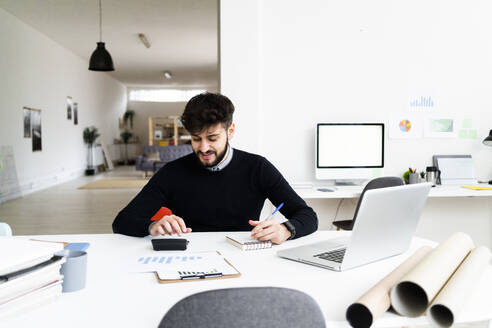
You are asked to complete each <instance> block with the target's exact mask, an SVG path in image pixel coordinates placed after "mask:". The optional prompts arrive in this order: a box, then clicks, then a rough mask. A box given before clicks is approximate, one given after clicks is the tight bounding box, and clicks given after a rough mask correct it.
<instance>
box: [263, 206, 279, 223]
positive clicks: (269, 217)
mask: <svg viewBox="0 0 492 328" xmlns="http://www.w3.org/2000/svg"><path fill="white" fill-rule="evenodd" d="M282 206H284V203H280V205H279V206H277V208H276V209H275V211H273V212H272V214H270V215H269V216H267V217H266V218H265V219H263V220H260V221H266V220H270V219H271V218H272V217H273V216H274V215H275V213H277V212H278V210H279V209H281V208H282Z"/></svg>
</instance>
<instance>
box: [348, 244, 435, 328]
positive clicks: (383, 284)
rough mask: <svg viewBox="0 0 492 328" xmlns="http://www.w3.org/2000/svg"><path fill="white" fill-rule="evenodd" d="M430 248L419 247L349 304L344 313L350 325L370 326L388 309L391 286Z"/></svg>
mask: <svg viewBox="0 0 492 328" xmlns="http://www.w3.org/2000/svg"><path fill="white" fill-rule="evenodd" d="M431 250H432V248H431V247H430V246H424V247H421V248H419V249H418V250H417V251H416V252H415V253H413V254H412V256H410V257H409V258H408V259H407V260H406V261H405V262H403V263H402V264H400V265H399V266H398V267H397V268H396V269H394V270H393V271H391V273H390V274H388V275H387V276H386V277H384V278H383V279H382V280H381V281H379V282H378V283H377V284H376V285H374V286H373V287H372V288H371V289H369V290H368V291H367V292H366V293H365V294H364V295H362V296H361V297H360V298H359V299H358V300H357V301H356V302H355V303H353V304H351V305H350V306H349V307H348V308H347V312H346V314H345V316H346V318H347V321H348V322H349V323H350V325H351V326H352V327H354V328H367V327H370V326H371V325H372V323H373V322H374V320H376V319H377V318H379V317H380V316H381V315H382V314H383V313H384V312H386V311H387V310H388V309H389V307H390V305H391V302H390V296H389V292H390V289H391V287H393V286H394V285H395V284H396V283H397V282H398V281H399V280H400V279H401V278H402V277H403V276H404V275H405V274H406V273H407V272H408V271H410V270H411V269H412V268H413V267H414V266H415V265H417V263H419V262H420V261H421V260H422V259H423V258H424V257H425V256H426V255H427V254H429V253H430V251H431Z"/></svg>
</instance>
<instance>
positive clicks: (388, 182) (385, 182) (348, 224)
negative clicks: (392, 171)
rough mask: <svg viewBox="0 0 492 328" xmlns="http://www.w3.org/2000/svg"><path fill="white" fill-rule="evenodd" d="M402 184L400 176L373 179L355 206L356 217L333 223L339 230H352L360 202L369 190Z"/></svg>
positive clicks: (355, 215)
mask: <svg viewBox="0 0 492 328" xmlns="http://www.w3.org/2000/svg"><path fill="white" fill-rule="evenodd" d="M401 185H403V180H402V179H401V178H399V177H381V178H376V179H372V180H371V181H369V182H368V183H367V184H366V186H365V187H364V189H363V190H362V193H361V195H360V197H359V201H358V202H357V207H356V208H355V213H354V218H353V219H352V220H340V221H334V222H333V225H334V226H335V227H337V230H340V229H342V230H352V228H353V227H354V223H355V220H356V219H357V213H358V212H359V207H360V203H361V202H362V198H364V194H365V193H366V191H367V190H371V189H379V188H386V187H395V186H401Z"/></svg>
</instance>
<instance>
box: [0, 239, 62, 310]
mask: <svg viewBox="0 0 492 328" xmlns="http://www.w3.org/2000/svg"><path fill="white" fill-rule="evenodd" d="M61 250H63V244H62V243H50V242H40V241H32V240H25V239H18V238H11V237H0V318H4V317H6V316H10V315H13V314H15V313H19V312H21V311H22V312H24V311H25V310H28V309H30V308H35V307H38V306H40V305H42V304H46V303H49V302H50V301H53V300H55V299H56V298H57V297H58V296H59V295H61V292H62V282H63V276H62V275H61V274H60V268H61V265H62V264H63V263H64V262H65V259H64V258H63V257H61V256H55V255H54V254H55V253H56V252H58V251H61Z"/></svg>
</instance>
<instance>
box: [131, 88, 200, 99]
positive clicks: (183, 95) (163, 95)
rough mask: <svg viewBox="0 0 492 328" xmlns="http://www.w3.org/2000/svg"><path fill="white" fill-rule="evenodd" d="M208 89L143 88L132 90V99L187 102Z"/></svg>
mask: <svg viewBox="0 0 492 328" xmlns="http://www.w3.org/2000/svg"><path fill="white" fill-rule="evenodd" d="M205 91H207V90H200V89H191V90H178V89H143V90H130V93H129V96H128V98H129V100H130V101H149V102H187V101H188V100H190V98H191V97H193V96H196V95H197V94H199V93H203V92H205Z"/></svg>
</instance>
